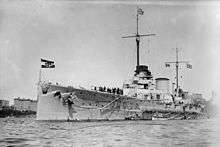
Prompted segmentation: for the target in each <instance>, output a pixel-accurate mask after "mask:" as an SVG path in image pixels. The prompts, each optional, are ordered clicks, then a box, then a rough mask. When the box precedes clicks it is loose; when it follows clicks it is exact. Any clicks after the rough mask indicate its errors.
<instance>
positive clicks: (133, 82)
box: [37, 8, 201, 121]
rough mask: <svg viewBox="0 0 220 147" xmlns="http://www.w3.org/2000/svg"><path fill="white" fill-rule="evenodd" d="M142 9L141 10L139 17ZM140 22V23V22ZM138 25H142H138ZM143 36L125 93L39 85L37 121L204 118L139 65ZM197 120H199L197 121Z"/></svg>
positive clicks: (166, 80)
mask: <svg viewBox="0 0 220 147" xmlns="http://www.w3.org/2000/svg"><path fill="white" fill-rule="evenodd" d="M138 12H140V9H139V8H138V11H137V17H138V15H139V13H138ZM137 21H138V19H137ZM137 24H138V23H137ZM151 35H155V34H147V35H140V34H139V33H138V30H137V34H136V35H135V36H127V37H123V38H129V37H135V38H136V43H137V66H136V70H135V73H134V76H133V77H132V78H131V79H130V80H128V81H126V82H124V83H123V86H122V89H119V88H114V89H108V88H106V87H94V88H93V89H85V88H74V87H70V86H61V85H59V84H52V83H45V82H42V81H41V80H40V81H39V87H38V103H37V120H64V121H67V120H71V121H74V120H75V121H77V120H78V121H83V120H86V121H92V120H96V121H97V120H140V119H143V120H152V118H153V119H159V118H161V119H162V117H159V116H156V115H154V114H155V113H161V114H163V115H167V116H168V115H169V118H170V119H172V118H173V119H175V118H177V117H175V116H178V118H182V117H183V116H185V115H187V116H191V115H196V116H197V115H200V114H201V109H200V108H197V109H189V108H188V107H189V105H188V104H186V103H182V102H181V101H180V100H181V99H183V95H182V94H180V93H179V90H178V89H177V91H176V94H174V93H173V92H170V90H169V83H170V82H169V79H167V78H156V79H154V78H153V75H152V73H151V71H150V70H149V67H148V66H146V65H140V64H139V42H140V37H143V36H151ZM42 61H43V62H44V63H46V64H45V65H44V66H42V67H43V68H54V67H55V66H54V65H52V64H53V63H54V62H52V61H47V60H42ZM178 99H179V100H178ZM193 118H195V117H193Z"/></svg>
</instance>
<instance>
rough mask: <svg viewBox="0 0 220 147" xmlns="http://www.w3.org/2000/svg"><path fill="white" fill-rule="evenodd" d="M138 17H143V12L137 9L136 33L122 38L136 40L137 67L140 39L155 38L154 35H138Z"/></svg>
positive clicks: (138, 63)
mask: <svg viewBox="0 0 220 147" xmlns="http://www.w3.org/2000/svg"><path fill="white" fill-rule="evenodd" d="M139 15H144V11H143V10H142V9H141V8H139V7H137V15H136V21H137V22H136V25H137V26H136V29H137V32H136V34H135V35H131V36H124V37H122V38H135V39H136V47H137V67H138V66H139V65H140V56H139V46H140V38H141V37H145V36H155V35H156V34H141V35H140V34H139V30H138V22H139Z"/></svg>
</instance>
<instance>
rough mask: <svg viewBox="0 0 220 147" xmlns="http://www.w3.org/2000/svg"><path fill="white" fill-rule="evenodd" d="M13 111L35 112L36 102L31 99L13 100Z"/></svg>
mask: <svg viewBox="0 0 220 147" xmlns="http://www.w3.org/2000/svg"><path fill="white" fill-rule="evenodd" d="M14 109H15V110H19V111H34V112H36V111H37V101H36V100H31V99H21V98H15V99H14Z"/></svg>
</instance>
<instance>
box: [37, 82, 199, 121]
mask: <svg viewBox="0 0 220 147" xmlns="http://www.w3.org/2000/svg"><path fill="white" fill-rule="evenodd" d="M42 91H44V92H42ZM158 112H159V113H162V114H164V115H166V117H167V115H169V118H170V119H182V118H186V116H185V115H186V114H187V115H190V116H191V118H197V116H201V114H200V112H199V110H197V111H196V110H185V111H183V109H182V108H181V107H175V108H174V107H173V108H167V107H166V105H165V104H163V103H160V102H158V101H148V100H140V99H137V98H132V97H127V96H123V95H116V94H109V93H105V92H97V91H93V90H86V89H77V88H72V87H64V86H59V85H47V86H46V92H45V90H40V91H39V97H38V105H37V120H49V121H51V120H52V121H98V120H152V118H153V117H152V116H153V114H155V113H158Z"/></svg>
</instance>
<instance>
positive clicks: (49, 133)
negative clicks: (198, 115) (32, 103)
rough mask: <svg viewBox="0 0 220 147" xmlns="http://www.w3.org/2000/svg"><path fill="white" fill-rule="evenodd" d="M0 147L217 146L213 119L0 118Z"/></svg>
mask: <svg viewBox="0 0 220 147" xmlns="http://www.w3.org/2000/svg"><path fill="white" fill-rule="evenodd" d="M0 125H1V128H0V133H1V134H0V146H21V147H23V146H59V147H63V146H106V147H107V146H126V147H127V146H150V147H151V146H177V145H182V146H219V144H220V137H218V136H219V135H218V131H217V130H218V128H219V127H218V125H217V123H216V121H213V120H183V121H182V120H178V121H176V120H175V121H174V120H173V121H105V122H38V121H35V118H1V119H0Z"/></svg>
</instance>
